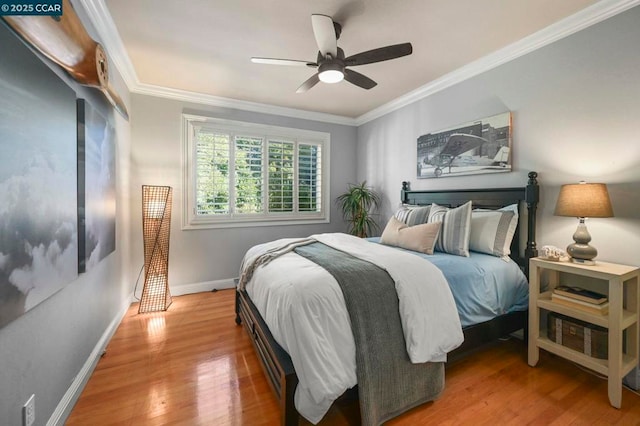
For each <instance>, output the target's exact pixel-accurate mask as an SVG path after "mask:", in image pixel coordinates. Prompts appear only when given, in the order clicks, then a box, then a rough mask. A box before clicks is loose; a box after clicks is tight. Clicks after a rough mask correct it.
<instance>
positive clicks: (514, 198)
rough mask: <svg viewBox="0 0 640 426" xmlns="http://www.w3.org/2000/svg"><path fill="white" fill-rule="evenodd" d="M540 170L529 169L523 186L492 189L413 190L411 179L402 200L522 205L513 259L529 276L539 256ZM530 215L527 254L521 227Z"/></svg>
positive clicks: (453, 204)
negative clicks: (521, 240) (531, 264)
mask: <svg viewBox="0 0 640 426" xmlns="http://www.w3.org/2000/svg"><path fill="white" fill-rule="evenodd" d="M537 177H538V173H536V172H529V181H528V182H527V185H526V186H523V187H521V188H488V189H453V190H439V191H438V190H435V191H431V190H426V191H412V190H411V189H409V182H402V191H401V193H400V199H401V200H402V203H404V204H413V205H427V204H432V203H436V204H440V205H442V206H447V207H458V206H460V205H462V204H464V203H466V202H467V201H469V200H471V202H472V203H473V207H474V208H488V209H497V208H500V207H505V206H508V205H510V204H518V214H519V218H520V220H519V223H518V229H517V230H516V233H515V235H514V237H513V241H512V242H511V258H512V259H513V260H514V261H516V262H517V263H518V265H520V267H522V268H523V269H524V270H525V273H526V274H527V276H528V275H529V259H530V258H532V257H535V256H536V255H537V246H536V210H537V208H538V200H539V198H540V187H539V186H538V180H537ZM523 205H526V208H527V214H526V215H523V214H522V213H523V210H522V209H523ZM525 218H526V223H527V228H526V229H527V232H526V239H527V243H526V246H525V250H524V254H522V253H521V251H520V233H521V231H520V229H521V227H522V225H523V224H524V219H525Z"/></svg>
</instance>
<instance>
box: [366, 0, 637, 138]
mask: <svg viewBox="0 0 640 426" xmlns="http://www.w3.org/2000/svg"><path fill="white" fill-rule="evenodd" d="M638 4H640V0H602V1H599V2H597V3H595V4H593V5H591V6H589V7H587V8H586V9H583V10H581V11H580V12H577V13H575V14H573V15H571V16H569V17H567V18H565V19H562V20H560V21H558V22H556V23H554V24H552V25H550V26H548V27H546V28H544V29H542V30H540V31H538V32H536V33H534V34H531V35H530V36H527V37H525V38H523V39H521V40H519V41H517V42H515V43H512V44H510V45H508V46H506V47H504V48H502V49H499V50H497V51H495V52H493V53H491V54H489V55H487V56H485V57H483V58H480V59H478V60H477V61H474V62H471V63H469V64H467V65H465V66H463V67H461V68H458V69H457V70H455V71H452V72H450V73H448V74H445V75H444V76H442V77H440V78H438V79H436V80H433V81H432V82H430V83H428V84H425V85H424V86H422V87H419V88H418V89H416V90H413V91H411V92H409V93H407V94H405V95H403V96H400V97H398V98H396V99H394V100H392V101H390V102H387V103H386V104H384V105H382V106H380V107H378V108H375V109H373V110H371V111H369V112H367V113H364V114H362V115H361V116H359V117H357V118H356V119H355V121H356V125H357V126H361V125H363V124H365V123H367V122H369V121H371V120H375V119H376V118H379V117H382V116H383V115H386V114H389V113H390V112H393V111H395V110H397V109H400V108H402V107H404V106H407V105H409V104H411V103H413V102H416V101H419V100H420V99H424V98H426V97H428V96H430V95H433V94H434V93H436V92H439V91H441V90H444V89H446V88H447V87H451V86H453V85H455V84H458V83H461V82H463V81H464V80H467V79H469V78H471V77H475V76H476V75H479V74H482V73H483V72H485V71H489V70H490V69H493V68H496V67H498V66H500V65H502V64H505V63H507V62H509V61H512V60H514V59H516V58H519V57H520V56H523V55H526V54H527V53H529V52H532V51H534V50H537V49H540V48H541V47H544V46H546V45H548V44H551V43H553V42H555V41H558V40H560V39H562V38H565V37H567V36H569V35H571V34H574V33H576V32H578V31H580V30H583V29H585V28H587V27H590V26H591V25H594V24H597V23H598V22H601V21H604V20H605V19H607V18H610V17H612V16H614V15H617V14H619V13H622V12H624V11H625V10H628V9H631V8H632V7H634V6H637V5H638Z"/></svg>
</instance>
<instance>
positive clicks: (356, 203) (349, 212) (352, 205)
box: [336, 181, 380, 238]
mask: <svg viewBox="0 0 640 426" xmlns="http://www.w3.org/2000/svg"><path fill="white" fill-rule="evenodd" d="M336 203H337V204H338V206H340V209H341V210H342V216H343V217H344V219H345V220H346V221H347V223H348V224H349V233H351V234H352V235H355V236H358V237H361V238H365V237H367V236H369V235H370V234H371V233H372V231H375V230H378V229H379V228H378V225H377V224H376V222H375V220H374V219H373V215H372V213H371V212H372V210H373V209H375V208H377V207H378V204H379V203H380V195H378V193H377V192H375V191H374V190H373V188H371V187H369V186H367V182H366V181H365V182H362V183H361V184H359V185H354V184H349V190H348V191H347V192H345V193H344V194H342V195H340V196H338V198H337V199H336Z"/></svg>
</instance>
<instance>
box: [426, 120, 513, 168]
mask: <svg viewBox="0 0 640 426" xmlns="http://www.w3.org/2000/svg"><path fill="white" fill-rule="evenodd" d="M511 134H512V133H511V113H510V112H505V113H503V114H499V115H494V116H491V117H487V118H482V119H480V120H476V121H473V122H469V123H463V124H459V125H457V126H454V127H451V128H449V129H444V130H438V131H435V132H432V133H427V134H426V135H422V136H420V137H418V143H417V145H418V149H417V151H418V168H417V177H418V179H428V178H441V177H448V176H464V175H477V174H483V173H504V172H510V171H511V148H512V141H511Z"/></svg>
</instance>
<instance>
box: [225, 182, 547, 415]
mask: <svg viewBox="0 0 640 426" xmlns="http://www.w3.org/2000/svg"><path fill="white" fill-rule="evenodd" d="M536 178H537V174H536V173H535V172H531V173H530V174H529V181H528V183H527V185H526V186H524V187H519V188H497V189H474V190H449V191H412V190H410V189H409V185H408V183H406V182H403V186H402V190H401V201H402V202H403V203H404V204H411V205H428V204H432V203H437V204H438V205H443V206H448V207H451V208H455V207H458V206H461V205H463V204H464V203H466V202H468V201H472V203H473V206H474V208H486V209H497V208H501V207H504V206H508V205H512V204H517V205H518V210H519V213H520V214H519V221H518V229H517V231H516V232H515V236H514V238H513V240H512V244H511V254H510V257H511V258H512V259H513V261H514V262H515V263H516V264H517V265H519V266H520V268H521V269H522V270H523V271H524V272H525V274H528V270H527V266H528V259H529V258H530V257H533V256H535V253H536V243H535V229H536V222H535V214H536V208H537V203H538V198H539V197H538V192H539V189H538V184H537V179H536ZM525 209H526V211H525ZM524 213H526V214H524ZM523 237H524V238H525V239H526V245H525V247H524V253H523V254H522V253H521V239H522V238H523ZM526 318H527V312H526V310H525V308H524V307H522V310H510V311H507V312H504V313H502V314H500V315H497V316H495V317H494V318H492V319H489V320H486V321H481V322H480V323H476V322H474V321H473V320H470V321H468V322H467V323H466V324H465V327H464V328H463V333H464V342H463V343H462V345H460V346H459V347H458V348H457V349H455V350H454V351H452V352H450V353H449V356H448V359H449V360H452V359H455V358H458V357H461V356H463V355H465V354H467V353H469V352H471V351H474V350H477V349H478V348H479V347H481V346H482V345H485V344H487V343H489V342H491V341H494V340H496V339H498V338H500V337H502V336H505V335H507V334H509V333H512V332H514V331H516V330H520V329H525V330H526V327H525V325H526ZM236 323H237V324H243V325H244V327H245V329H246V330H247V332H248V333H249V335H250V337H251V340H252V343H253V345H254V348H255V350H256V353H257V354H258V357H259V359H260V361H261V364H262V366H263V368H264V371H265V374H266V376H267V378H268V381H269V383H270V385H271V387H272V388H273V390H274V391H275V394H276V395H277V397H278V399H279V402H280V408H281V413H282V424H285V425H293V424H297V423H298V416H299V415H298V412H297V411H296V408H295V406H294V392H295V389H296V386H297V383H298V376H297V374H296V371H295V369H294V366H293V362H292V361H291V357H290V356H289V354H288V353H287V352H286V351H285V350H284V349H283V348H282V347H281V346H280V345H279V344H278V343H277V342H276V340H275V338H274V335H273V333H272V332H271V330H269V327H268V326H267V324H266V322H265V320H264V318H263V317H262V315H261V314H260V312H259V310H258V308H257V307H256V305H255V304H254V303H253V301H252V300H251V298H250V297H249V295H248V293H247V291H246V290H245V289H240V288H239V289H238V290H237V292H236Z"/></svg>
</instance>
